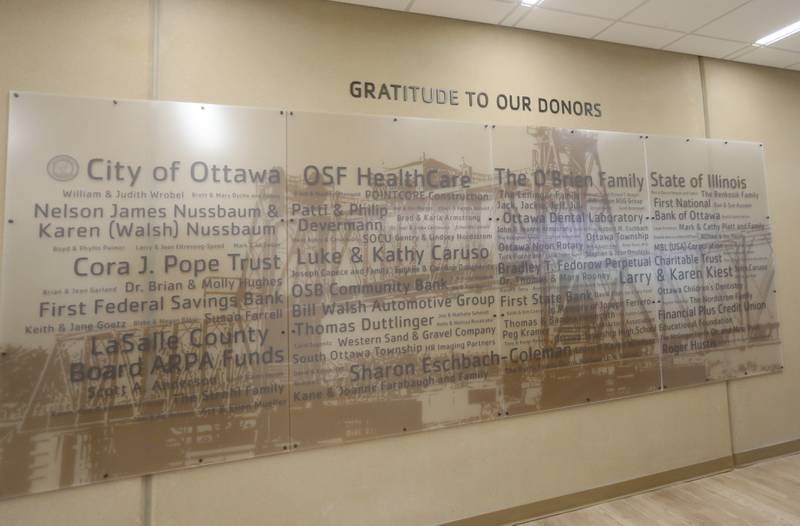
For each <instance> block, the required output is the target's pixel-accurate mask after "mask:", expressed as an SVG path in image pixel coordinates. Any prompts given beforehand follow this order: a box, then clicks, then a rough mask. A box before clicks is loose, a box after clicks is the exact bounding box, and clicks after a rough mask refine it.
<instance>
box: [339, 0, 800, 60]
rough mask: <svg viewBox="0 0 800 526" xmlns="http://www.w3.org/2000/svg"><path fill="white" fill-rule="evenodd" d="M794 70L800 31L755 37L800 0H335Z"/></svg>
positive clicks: (788, 16) (782, 22)
mask: <svg viewBox="0 0 800 526" xmlns="http://www.w3.org/2000/svg"><path fill="white" fill-rule="evenodd" d="M333 1H337V2H343V3H347V4H360V5H366V6H371V7H380V8H383V9H393V10H396V11H408V12H411V13H420V14H425V15H433V16H443V17H448V18H458V19H462V20H472V21H475V22H484V23H487V24H499V25H503V26H510V27H519V28H523V29H531V30H534V31H544V32H547V33H558V34H562V35H571V36H577V37H582V38H590V39H595V40H607V41H609V42H618V43H621V44H630V45H632V46H642V47H649V48H655V49H664V50H667V51H677V52H680V53H688V54H692V55H701V56H705V57H714V58H724V59H729V60H736V61H739V62H748V63H751V64H761V65H764V66H773V67H777V68H788V69H794V70H798V71H800V33H798V34H795V35H794V36H791V37H789V38H786V39H784V40H781V41H779V42H776V43H775V44H773V45H771V46H769V47H754V46H753V45H752V44H753V42H755V41H756V40H758V39H760V38H762V37H764V36H766V35H768V34H770V33H772V32H773V31H776V30H778V29H781V28H782V27H785V26H788V25H789V24H792V23H794V22H796V21H798V20H800V0H542V1H541V4H540V5H539V6H537V7H524V6H522V5H520V0H333Z"/></svg>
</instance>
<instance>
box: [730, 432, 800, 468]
mask: <svg viewBox="0 0 800 526" xmlns="http://www.w3.org/2000/svg"><path fill="white" fill-rule="evenodd" d="M798 451H800V439H798V440H790V441H789V442H782V443H780V444H775V445H774V446H767V447H760V448H758V449H751V450H750V451H743V452H741V453H734V455H733V462H734V464H736V467H737V468H738V467H741V466H747V465H748V464H753V463H754V462H759V461H761V460H766V459H768V458H773V457H781V456H783V455H791V454H792V453H797V452H798Z"/></svg>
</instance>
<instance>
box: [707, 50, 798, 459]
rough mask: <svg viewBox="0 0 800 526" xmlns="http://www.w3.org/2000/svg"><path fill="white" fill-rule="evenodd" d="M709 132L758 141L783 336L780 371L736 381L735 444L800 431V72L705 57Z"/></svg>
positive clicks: (745, 445) (772, 440)
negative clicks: (799, 351)
mask: <svg viewBox="0 0 800 526" xmlns="http://www.w3.org/2000/svg"><path fill="white" fill-rule="evenodd" d="M704 62H705V65H706V68H705V73H706V86H707V90H708V114H709V123H710V132H711V136H712V137H726V138H732V139H745V140H751V141H761V142H763V143H764V146H765V149H766V164H767V190H768V199H769V205H770V217H771V218H772V220H773V221H772V225H773V235H774V237H775V240H774V243H773V248H774V252H775V258H776V267H777V291H778V310H779V314H780V316H781V320H780V321H781V332H782V338H783V341H784V346H783V356H784V365H785V370H784V372H783V374H780V375H772V376H767V377H762V378H754V379H753V381H752V382H750V381H747V382H731V383H730V384H729V387H730V403H731V418H732V426H733V444H734V447H735V450H736V452H740V451H748V450H752V449H756V448H760V447H764V446H769V445H773V444H779V443H782V442H787V441H789V440H795V439H797V438H798V437H800V360H798V357H797V355H796V353H795V349H796V342H797V341H800V324H798V323H797V321H796V316H797V313H798V312H800V280H797V279H796V278H795V276H794V274H793V271H794V268H793V267H794V262H795V261H798V258H800V243H798V237H797V225H799V224H800V207H798V204H797V198H798V187H797V182H798V179H797V175H798V166H800V74H799V73H795V72H791V71H782V70H777V69H773V68H766V67H757V66H745V65H743V64H735V63H731V62H723V61H718V60H706V61H704Z"/></svg>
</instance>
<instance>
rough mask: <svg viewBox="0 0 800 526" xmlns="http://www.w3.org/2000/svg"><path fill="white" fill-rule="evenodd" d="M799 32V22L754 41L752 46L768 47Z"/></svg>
mask: <svg viewBox="0 0 800 526" xmlns="http://www.w3.org/2000/svg"><path fill="white" fill-rule="evenodd" d="M798 31H800V21H797V22H795V23H794V24H792V25H790V26H786V27H784V28H783V29H779V30H777V31H775V32H774V33H770V34H769V35H767V36H765V37H764V38H761V39H759V40H756V43H755V44H753V45H754V46H769V45H771V44H774V43H775V42H777V41H778V40H783V39H784V38H786V37H790V36H792V35H794V34H795V33H797V32H798Z"/></svg>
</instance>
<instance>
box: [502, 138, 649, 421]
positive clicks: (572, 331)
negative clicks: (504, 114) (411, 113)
mask: <svg viewBox="0 0 800 526" xmlns="http://www.w3.org/2000/svg"><path fill="white" fill-rule="evenodd" d="M492 137H493V154H494V173H495V178H496V184H498V186H499V192H498V194H497V195H498V198H497V216H496V229H497V235H496V237H497V257H498V261H499V265H498V277H499V283H500V288H499V297H500V300H499V304H500V306H501V309H502V313H501V318H502V321H501V323H502V325H501V332H500V345H501V348H502V353H503V355H504V356H506V357H507V360H508V366H507V367H506V368H505V375H504V396H505V400H506V404H507V406H508V410H509V412H511V413H512V414H513V413H524V412H531V411H538V410H543V409H552V408H557V407H564V406H570V405H576V404H581V403H587V402H592V401H598V400H607V399H611V398H618V397H622V396H630V395H634V394H641V393H646V392H650V391H655V390H656V389H658V388H659V382H660V376H659V362H658V349H657V345H656V342H657V337H656V336H657V335H656V323H655V317H656V309H655V306H656V303H655V299H654V296H653V293H652V274H653V272H652V259H651V257H650V250H649V248H650V247H649V242H650V241H649V226H648V223H649V222H648V217H647V216H648V213H647V200H646V195H645V193H646V188H644V183H645V181H644V152H643V147H642V140H641V139H640V137H639V136H638V135H630V134H618V133H610V132H589V131H581V130H563V129H553V128H535V127H528V128H523V127H514V126H501V127H498V128H496V129H495V130H493V134H492Z"/></svg>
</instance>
